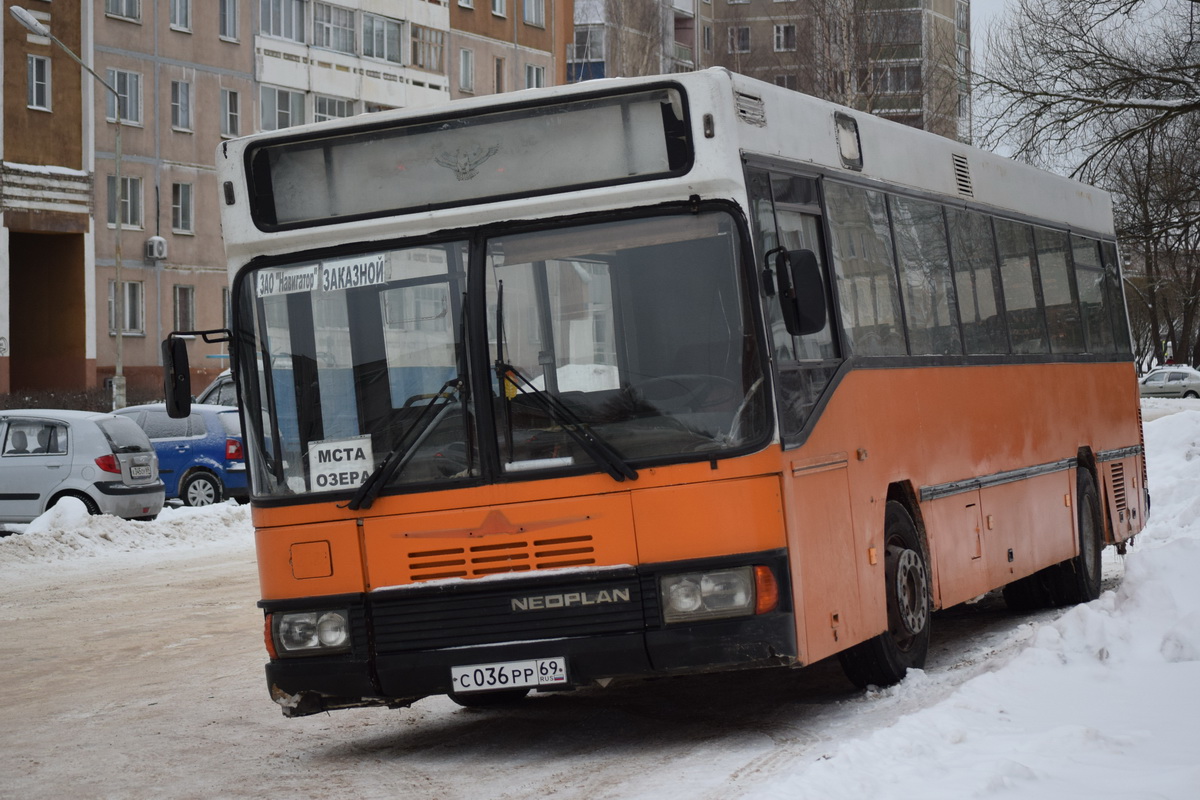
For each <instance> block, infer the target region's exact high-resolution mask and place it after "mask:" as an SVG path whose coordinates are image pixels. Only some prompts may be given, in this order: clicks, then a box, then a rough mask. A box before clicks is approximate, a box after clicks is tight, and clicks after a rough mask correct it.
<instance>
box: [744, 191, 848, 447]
mask: <svg viewBox="0 0 1200 800" xmlns="http://www.w3.org/2000/svg"><path fill="white" fill-rule="evenodd" d="M747 177H748V180H749V185H750V195H751V207H752V210H753V220H752V222H753V224H754V227H755V237H756V239H757V241H758V247H759V253H760V254H765V253H768V252H770V251H771V250H774V249H775V248H780V247H781V248H783V249H785V250H811V251H812V252H813V253H814V254H815V255H816V257H817V264H818V266H819V267H820V270H821V273H822V276H823V277H824V290H825V297H824V298H823V299H824V302H825V304H826V310H829V308H830V305H829V304H830V300H829V271H828V266H827V265H826V263H825V255H824V254H825V249H824V247H823V246H822V241H821V239H822V236H821V218H820V216H819V215H818V213H816V212H818V211H819V198H818V193H817V183H816V181H815V180H813V179H811V178H801V177H796V176H789V175H782V174H778V173H775V174H768V173H766V172H760V171H757V170H751V171H749V173H748V175H747ZM765 266H766V265H765V264H759V265H758V267H759V269H760V270H761V269H762V268H763V267H765ZM763 306H764V309H763V310H764V313H765V316H766V318H767V326H768V332H769V335H770V346H771V349H772V354H773V359H772V360H773V361H774V363H775V366H776V370H777V375H778V394H779V405H780V409H779V413H780V432H781V434H782V436H783V440H784V443H785V444H796V443H799V435H800V432H801V430H802V429H803V428H804V425H805V423H806V422H807V421H808V418H809V416H810V414H811V412H812V409H813V408H814V407H815V406H816V404H817V402H818V401H819V400H820V399H821V396H822V394H824V392H825V389H826V387H828V385H829V382H830V381H831V380H832V379H833V375H834V373H835V372H836V371H837V368H838V365H839V364H840V363H841V352H840V349H839V347H838V343H837V337H836V334H835V332H834V330H835V327H834V321H833V315H832V314H831V313H830V314H826V322H825V326H824V328H822V329H821V330H820V331H817V332H816V333H812V334H808V335H806V336H793V335H791V334H790V333H789V332H788V330H787V327H786V325H785V324H784V319H783V313H782V309H781V308H780V304H779V299H778V295H777V294H775V295H771V294H764V296H763Z"/></svg>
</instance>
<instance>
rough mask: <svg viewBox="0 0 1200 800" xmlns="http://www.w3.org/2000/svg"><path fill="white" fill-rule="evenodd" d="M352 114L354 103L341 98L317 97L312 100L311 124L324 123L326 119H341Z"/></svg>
mask: <svg viewBox="0 0 1200 800" xmlns="http://www.w3.org/2000/svg"><path fill="white" fill-rule="evenodd" d="M352 114H354V102H353V101H352V100H347V99H345V98H342V97H325V96H324V95H317V96H316V97H314V98H313V122H324V121H325V120H327V119H341V118H343V117H349V116H351V115H352Z"/></svg>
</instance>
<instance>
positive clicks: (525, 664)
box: [450, 658, 567, 694]
mask: <svg viewBox="0 0 1200 800" xmlns="http://www.w3.org/2000/svg"><path fill="white" fill-rule="evenodd" d="M450 678H451V680H452V681H453V682H454V691H455V692H456V693H459V694H462V693H464V692H491V691H495V690H496V689H529V688H533V687H537V686H555V685H563V684H565V683H566V682H567V660H566V659H565V658H537V659H531V660H529V661H505V662H502V663H496V664H472V665H470V666H466V667H451V668H450Z"/></svg>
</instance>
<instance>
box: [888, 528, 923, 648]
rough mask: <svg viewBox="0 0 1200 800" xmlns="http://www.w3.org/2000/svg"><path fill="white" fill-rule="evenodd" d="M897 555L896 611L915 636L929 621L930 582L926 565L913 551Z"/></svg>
mask: <svg viewBox="0 0 1200 800" xmlns="http://www.w3.org/2000/svg"><path fill="white" fill-rule="evenodd" d="M897 549H898V550H899V552H898V553H896V554H895V555H896V578H895V581H896V582H895V586H894V587H893V591H894V593H895V597H896V611H897V612H898V614H897V616H898V617H899V621H900V623H901V624H902V625H903V626H904V630H905V631H906V632H907V633H908V634H909V635H913V636H915V635H916V634H918V633H920V632H921V631H923V630H924V629H925V624H926V623H927V622H928V620H929V580H928V577H927V576H926V573H925V564H924V563H923V562H922V561H921V558H920V557H919V556H918V555H917V554H916V553H915V552H913V551H912V550H909V549H907V548H905V549H900V548H897Z"/></svg>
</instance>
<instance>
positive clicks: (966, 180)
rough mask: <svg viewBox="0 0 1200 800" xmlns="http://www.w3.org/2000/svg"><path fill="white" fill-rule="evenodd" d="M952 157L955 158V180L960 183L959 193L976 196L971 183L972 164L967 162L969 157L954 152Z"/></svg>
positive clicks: (965, 195) (964, 195)
mask: <svg viewBox="0 0 1200 800" xmlns="http://www.w3.org/2000/svg"><path fill="white" fill-rule="evenodd" d="M951 158H953V159H954V182H955V183H956V184H957V185H958V193H959V194H960V195H962V196H963V197H974V196H975V189H974V187H973V186H972V185H971V165H970V164H969V163H968V162H967V157H966V156H964V155H959V154H958V153H954V154H952V155H951Z"/></svg>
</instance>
